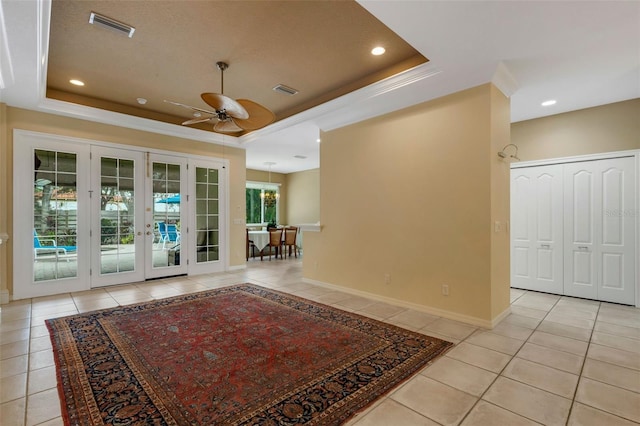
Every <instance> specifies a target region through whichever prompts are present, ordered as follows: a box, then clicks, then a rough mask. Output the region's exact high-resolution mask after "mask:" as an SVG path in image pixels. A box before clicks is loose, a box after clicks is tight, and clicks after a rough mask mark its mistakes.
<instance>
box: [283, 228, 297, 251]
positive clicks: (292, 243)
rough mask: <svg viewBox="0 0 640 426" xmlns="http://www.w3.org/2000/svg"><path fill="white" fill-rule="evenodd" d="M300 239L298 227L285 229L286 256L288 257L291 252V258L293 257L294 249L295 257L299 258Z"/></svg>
mask: <svg viewBox="0 0 640 426" xmlns="http://www.w3.org/2000/svg"><path fill="white" fill-rule="evenodd" d="M297 237H298V227H297V226H287V227H286V228H284V254H285V256H286V254H287V252H289V257H291V249H293V254H294V255H295V257H298V245H297V244H296V239H297Z"/></svg>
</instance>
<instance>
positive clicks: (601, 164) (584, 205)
mask: <svg viewBox="0 0 640 426" xmlns="http://www.w3.org/2000/svg"><path fill="white" fill-rule="evenodd" d="M564 168H565V169H564V170H565V174H564V176H565V191H566V193H565V222H564V225H565V284H564V294H566V295H569V296H576V297H585V298H589V299H598V300H603V301H609V302H618V303H628V304H633V303H634V296H635V280H634V277H635V270H634V269H635V262H636V259H635V224H634V217H633V215H632V214H631V213H632V212H633V211H634V210H633V209H634V206H635V204H634V203H635V173H634V159H633V158H616V159H607V160H598V161H587V162H582V163H570V164H566V165H565V166H564Z"/></svg>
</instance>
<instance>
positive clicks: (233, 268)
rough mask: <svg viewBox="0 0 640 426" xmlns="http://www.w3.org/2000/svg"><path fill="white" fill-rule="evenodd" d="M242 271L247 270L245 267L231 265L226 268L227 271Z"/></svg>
mask: <svg viewBox="0 0 640 426" xmlns="http://www.w3.org/2000/svg"><path fill="white" fill-rule="evenodd" d="M243 269H247V265H246V264H244V265H233V266H229V268H227V271H242V270H243Z"/></svg>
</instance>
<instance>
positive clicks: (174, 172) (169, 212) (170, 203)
mask: <svg viewBox="0 0 640 426" xmlns="http://www.w3.org/2000/svg"><path fill="white" fill-rule="evenodd" d="M152 168H153V176H152V185H153V221H154V240H153V267H154V268H160V267H166V266H177V265H180V201H181V200H180V165H179V164H168V163H156V162H154V163H153V167H152Z"/></svg>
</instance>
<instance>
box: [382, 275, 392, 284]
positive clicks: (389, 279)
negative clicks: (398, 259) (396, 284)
mask: <svg viewBox="0 0 640 426" xmlns="http://www.w3.org/2000/svg"><path fill="white" fill-rule="evenodd" d="M384 283H385V284H386V285H389V284H391V274H384Z"/></svg>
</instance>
